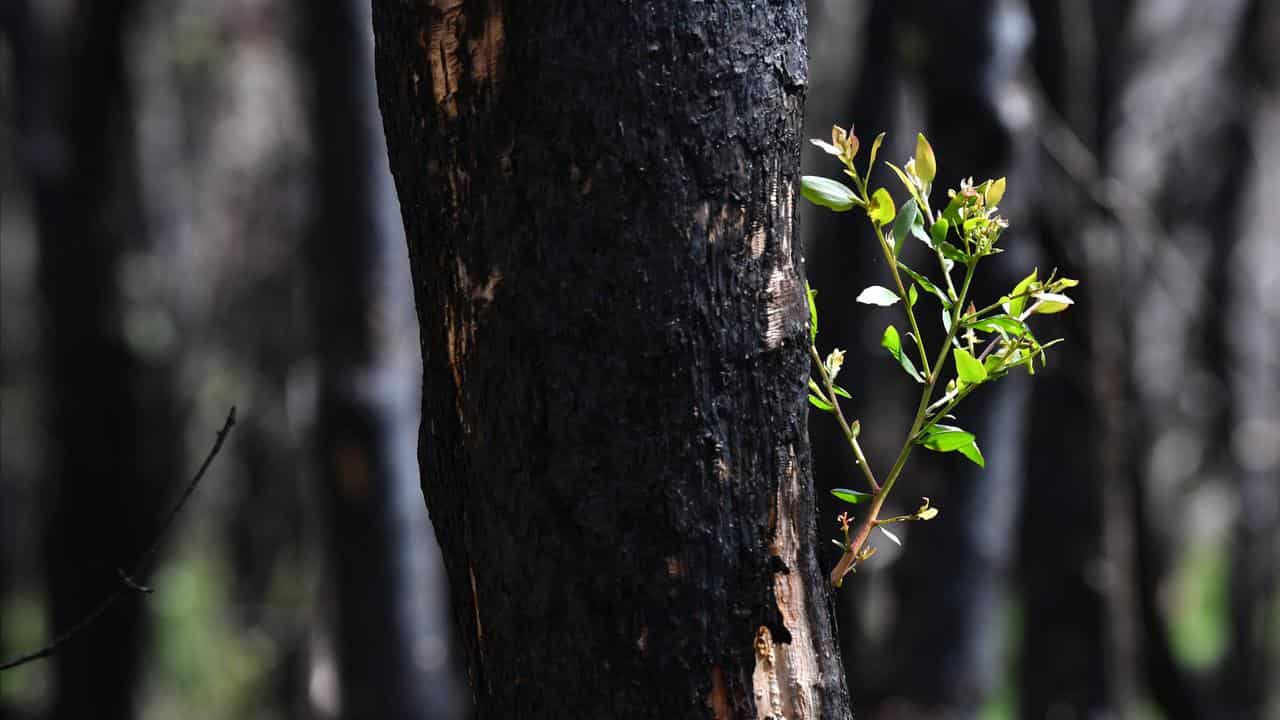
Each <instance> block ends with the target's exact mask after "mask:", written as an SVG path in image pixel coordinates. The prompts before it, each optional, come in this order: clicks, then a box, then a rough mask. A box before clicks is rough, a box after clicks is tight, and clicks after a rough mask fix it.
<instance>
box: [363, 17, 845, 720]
mask: <svg viewBox="0 0 1280 720" xmlns="http://www.w3.org/2000/svg"><path fill="white" fill-rule="evenodd" d="M374 27H375V36H376V39H377V53H376V57H377V70H378V79H379V95H380V99H381V104H382V109H383V119H384V123H385V126H386V131H387V137H388V145H389V147H390V156H391V160H392V162H391V165H392V170H393V174H394V176H395V178H396V182H397V187H398V190H399V193H400V198H401V207H402V211H403V215H404V220H405V225H406V228H407V230H408V233H407V234H408V243H409V251H410V256H411V263H412V270H413V277H414V289H415V293H416V299H417V305H418V313H419V320H420V323H421V327H422V347H423V354H424V361H425V387H424V406H423V416H424V420H423V425H422V437H421V447H420V450H419V453H420V463H421V467H422V472H423V488H424V491H425V493H426V496H427V504H428V507H429V508H430V510H431V513H432V518H433V521H434V524H435V527H436V531H437V536H438V537H439V539H440V541H441V545H442V549H443V551H444V557H445V564H446V567H447V570H448V574H449V578H450V581H451V589H452V598H453V602H454V606H455V609H456V616H457V617H456V619H457V622H458V624H459V626H460V629H461V635H462V644H463V645H464V649H465V654H466V658H467V668H468V672H469V675H470V680H471V683H472V688H473V692H474V695H475V700H476V708H477V712H478V714H479V716H480V717H506V716H509V715H510V714H511V713H513V712H520V713H523V714H524V715H526V716H531V717H655V718H658V717H661V718H670V717H717V718H729V717H755V716H757V713H758V714H759V716H765V715H770V714H772V715H775V716H781V715H783V714H785V716H786V717H788V718H818V717H821V718H847V717H849V712H850V711H849V707H848V697H847V693H846V691H845V688H844V683H843V678H842V674H841V670H840V665H839V659H838V654H837V653H836V651H835V647H834V638H833V635H832V627H831V622H830V616H829V605H828V602H827V594H826V593H827V590H826V587H825V585H824V583H823V579H822V572H821V570H820V569H819V567H818V566H817V563H816V560H815V557H814V551H813V543H814V542H815V536H814V525H813V521H814V518H813V495H812V488H811V483H810V476H809V462H808V447H807V440H806V432H805V409H804V392H805V378H806V373H807V370H808V360H807V359H806V348H805V343H806V342H807V328H806V325H807V322H806V320H807V318H806V313H805V307H804V297H803V286H802V283H801V282H800V278H799V274H798V272H797V266H798V253H797V250H798V248H796V247H795V246H794V245H793V243H792V237H793V215H792V214H793V212H794V202H795V194H794V191H793V183H794V181H795V176H796V171H797V160H798V150H799V143H800V137H799V127H800V112H801V107H802V103H803V92H804V87H805V75H806V67H805V64H806V63H805V50H804V40H803V33H804V15H803V10H802V6H801V4H800V3H799V2H798V1H784V2H775V3H769V4H761V3H720V4H714V5H713V4H704V3H696V2H678V3H667V4H661V5H655V6H644V7H639V6H635V5H632V4H630V3H611V2H606V3H581V2H578V3H575V2H547V3H510V4H503V3H498V2H485V1H484V0H475V1H470V2H468V1H466V0H463V1H462V2H444V1H441V2H435V3H430V4H418V5H413V6H409V5H406V4H403V3H400V2H395V1H393V0H387V1H385V2H375V4H374Z"/></svg>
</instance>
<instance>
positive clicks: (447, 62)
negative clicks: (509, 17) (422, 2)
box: [418, 0, 506, 119]
mask: <svg viewBox="0 0 1280 720" xmlns="http://www.w3.org/2000/svg"><path fill="white" fill-rule="evenodd" d="M431 5H432V9H433V10H434V12H433V13H432V20H431V24H430V26H429V27H428V28H425V29H423V30H420V31H419V33H418V47H419V48H420V49H421V50H422V54H423V58H424V60H425V61H426V65H427V67H428V68H429V69H430V71H431V95H432V99H433V100H435V105H436V107H437V108H438V109H439V111H440V114H441V116H442V117H444V118H446V119H453V118H456V117H457V116H458V88H459V86H460V84H461V80H462V74H463V72H464V66H465V68H466V72H467V74H468V77H469V79H470V80H471V82H473V83H474V84H476V85H477V86H484V85H489V86H493V85H496V84H497V82H498V79H499V78H498V74H499V68H500V67H501V59H502V51H503V48H504V47H505V45H506V30H505V23H504V22H503V18H502V14H501V12H500V11H499V6H498V4H497V3H491V4H490V5H489V7H488V10H489V12H488V14H487V15H485V16H484V17H469V16H468V15H467V14H466V13H465V12H464V11H463V3H462V0H431ZM477 26H478V27H479V32H473V31H472V30H473V29H474V28H476V27H477ZM464 57H465V59H466V62H465V63H464V62H463V58H464Z"/></svg>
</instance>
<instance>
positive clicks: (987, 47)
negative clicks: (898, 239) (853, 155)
mask: <svg viewBox="0 0 1280 720" xmlns="http://www.w3.org/2000/svg"><path fill="white" fill-rule="evenodd" d="M809 7H810V27H809V38H810V86H809V93H808V97H809V99H808V110H807V125H808V128H809V133H808V134H809V135H810V136H813V137H827V136H828V135H829V128H830V125H831V124H832V123H840V124H842V125H846V126H847V125H848V124H849V123H856V125H857V131H858V133H859V135H860V136H861V137H862V138H863V141H864V147H865V146H866V145H867V143H868V141H869V140H870V138H871V137H873V136H874V135H875V133H876V132H878V131H879V130H882V129H883V130H886V131H888V133H889V141H888V144H887V146H886V149H885V150H884V151H883V152H882V157H884V158H886V159H890V160H894V161H898V160H901V159H903V158H905V157H907V156H908V155H909V153H910V151H911V148H912V141H913V138H914V134H915V132H916V131H917V130H923V131H924V132H926V133H927V134H928V135H929V138H930V140H931V141H932V142H933V145H934V148H935V150H936V152H937V155H938V158H939V173H940V174H939V180H938V182H937V183H936V185H937V186H938V187H946V186H954V185H955V184H956V183H958V181H959V180H960V179H961V178H962V177H964V176H968V175H974V176H977V178H978V179H979V180H981V179H982V178H983V177H988V176H1001V175H1007V176H1008V177H1009V188H1010V189H1009V192H1008V194H1007V195H1006V200H1005V206H1006V207H1005V209H1006V211H1007V214H1008V215H1009V216H1010V219H1011V221H1012V223H1013V226H1012V228H1011V230H1010V231H1009V233H1008V234H1007V235H1006V239H1005V240H1004V241H1003V243H1004V246H1005V247H1006V248H1007V249H1008V250H1009V252H1007V253H1006V254H1005V255H1002V256H1000V257H999V258H998V261H997V262H992V263H989V264H988V265H987V266H984V267H986V268H988V270H989V272H990V275H989V277H988V278H987V280H986V281H985V283H984V284H983V285H982V286H981V287H979V288H978V294H979V296H980V297H991V298H994V297H995V296H998V294H999V293H1000V292H1002V291H1003V290H1004V289H1005V288H1007V287H1008V286H1009V285H1011V284H1012V282H1014V281H1016V279H1017V278H1018V276H1019V272H1020V271H1022V272H1025V269H1026V268H1028V267H1030V266H1039V267H1041V268H1042V269H1046V270H1047V269H1049V268H1053V267H1057V268H1060V269H1062V270H1063V271H1065V272H1066V273H1067V274H1068V275H1070V276H1072V277H1078V278H1081V279H1082V280H1083V281H1084V284H1083V285H1082V286H1081V288H1079V292H1077V293H1076V295H1077V297H1078V299H1079V301H1080V302H1079V304H1078V305H1077V307H1076V308H1075V309H1074V310H1073V311H1072V312H1071V313H1068V314H1067V315H1064V316H1059V317H1058V318H1057V319H1055V320H1054V323H1055V330H1056V331H1057V332H1056V333H1055V334H1060V335H1062V336H1063V337H1065V338H1066V339H1067V342H1066V343H1064V344H1063V345H1062V346H1060V347H1058V348H1056V349H1055V351H1054V352H1053V355H1052V357H1051V361H1050V367H1049V368H1048V369H1047V371H1046V372H1044V373H1042V374H1041V375H1038V376H1037V378H1035V380H1034V381H1032V382H1027V381H1026V379H1023V378H1018V379H1014V380H1011V381H1008V382H1006V383H1002V384H1001V386H998V387H997V388H996V389H995V390H994V392H990V393H988V394H987V395H986V397H983V398H981V399H980V400H978V401H975V402H973V403H972V404H970V405H969V406H967V407H965V408H963V413H964V415H965V418H964V419H965V420H966V425H967V426H969V427H971V429H975V430H976V431H977V432H978V433H979V440H980V442H982V443H983V450H984V453H985V454H986V456H987V459H988V462H987V470H985V471H982V472H975V471H974V470H973V469H972V468H970V467H967V466H966V465H965V463H964V462H963V461H962V460H955V459H953V458H950V457H945V458H939V457H923V456H917V457H915V458H913V461H912V466H911V469H910V472H909V474H908V476H907V477H906V478H905V479H904V481H903V484H902V485H900V488H901V490H900V492H899V493H898V498H897V502H900V503H902V505H903V507H904V508H906V509H911V508H913V507H914V505H913V503H914V502H915V501H916V497H915V496H916V495H928V496H930V497H931V498H933V500H934V502H935V504H936V505H938V506H940V507H941V508H942V514H941V516H940V517H939V519H938V520H936V521H934V522H932V523H929V524H927V525H921V526H919V527H915V528H911V532H909V533H908V534H907V536H906V537H905V540H906V552H901V553H898V552H891V550H892V548H891V547H882V548H881V550H882V552H881V553H880V554H879V555H878V556H877V557H876V558H875V560H874V561H872V562H870V563H868V565H867V566H866V568H864V570H863V571H862V572H860V573H859V574H858V576H857V577H856V578H854V579H852V580H851V581H850V582H848V583H846V587H845V590H844V591H842V592H841V593H840V594H839V596H838V598H839V599H838V602H837V613H838V622H839V624H840V630H841V637H842V645H843V648H844V656H845V663H846V667H847V670H848V673H849V683H850V688H851V692H852V695H853V697H854V699H855V705H856V706H857V708H858V713H859V715H860V716H863V717H886V718H888V717H939V716H947V717H952V716H954V717H991V718H995V717H1035V718H1040V717H1051V718H1071V717H1097V716H1103V715H1109V716H1118V717H1169V718H1180V717H1188V718H1190V717H1241V718H1247V717H1258V718H1261V717H1274V716H1276V715H1277V714H1280V694H1278V691H1277V688H1280V666H1278V665H1277V653H1278V652H1280V627H1278V624H1280V588H1278V587H1277V573H1278V572H1280V533H1278V530H1277V528H1278V527H1280V522H1278V520H1280V517H1278V516H1280V485H1278V484H1277V480H1278V479H1280V478H1278V477H1277V475H1278V472H1280V371H1278V369H1277V358H1278V357H1280V303H1278V302H1277V300H1276V297H1277V295H1276V293H1275V292H1274V288H1275V287H1277V285H1278V284H1280V283H1278V281H1280V278H1277V273H1280V243H1278V242H1277V239H1276V234H1275V230H1274V228H1276V227H1277V226H1280V216H1278V215H1277V213H1278V211H1277V207H1280V206H1278V205H1277V203H1276V202H1275V198H1276V197H1280V172H1277V171H1276V170H1275V168H1276V167H1278V166H1280V55H1278V54H1277V53H1276V51H1275V48H1277V47H1280V7H1277V5H1276V4H1275V3H1272V2H1267V1H1266V0H1214V1H1213V2H1199V1H1197V0H1124V1H1123V2H1100V1H1097V0H1094V1H1092V2H1048V1H1043V2H1042V1H1039V0H1026V1H1018V0H1007V1H1002V2H997V1H995V0H978V1H976V2H963V3H961V2H925V1H924V0H912V1H910V2H894V1H890V0H882V1H877V2H849V1H847V0H811V1H810V2H809ZM0 23H2V24H3V27H0V32H2V33H3V34H2V35H0V37H3V44H0V110H2V111H3V114H2V115H0V132H2V136H0V172H2V173H3V174H2V175H0V192H2V193H3V197H2V204H0V648H3V650H4V653H3V654H4V655H5V656H9V655H12V654H14V653H17V652H20V651H23V650H27V649H30V648H32V647H35V646H38V645H40V644H41V643H42V642H43V641H44V640H45V639H46V638H47V637H48V636H49V635H50V633H52V632H54V631H57V630H59V629H61V628H64V627H66V626H68V625H69V624H70V623H72V622H74V621H75V619H77V618H78V617H79V616H80V615H81V614H82V613H83V612H84V611H85V610H86V609H87V608H88V607H90V606H92V605H93V604H94V603H95V602H96V601H97V600H98V599H99V598H100V597H101V596H103V595H105V594H106V593H108V592H110V591H111V590H112V589H113V588H114V587H115V583H117V582H118V581H117V580H116V577H115V568H117V567H122V566H123V567H127V566H130V565H132V563H133V561H134V559H135V558H136V557H137V555H138V554H139V553H140V551H141V550H142V549H143V548H144V547H145V546H146V544H147V543H148V542H149V540H150V537H151V533H152V531H153V529H154V527H155V526H156V524H157V522H158V521H159V517H160V514H161V513H162V512H163V510H164V508H165V507H166V505H167V504H168V503H169V502H171V500H172V499H173V498H174V497H175V496H176V494H177V493H178V492H179V488H180V486H181V483H182V482H183V480H184V479H185V477H187V476H188V475H187V474H188V473H189V472H191V471H192V470H193V469H194V465H195V463H196V462H197V459H198V458H199V457H200V455H201V454H202V453H203V452H204V451H205V450H206V449H207V447H208V444H209V443H210V442H211V441H212V438H213V433H214V431H215V430H216V429H217V427H218V426H219V425H220V423H221V420H222V418H223V416H224V415H225V413H226V410H227V408H228V407H229V406H230V405H232V404H236V405H238V406H239V414H240V418H241V423H240V425H239V426H238V427H237V429H236V431H235V433H234V434H233V436H232V440H231V442H230V445H229V447H228V449H227V450H226V452H225V453H224V454H223V455H222V457H220V458H219V459H218V461H217V463H216V465H215V466H214V469H213V471H212V473H211V475H210V477H209V479H208V480H207V481H206V483H205V485H204V486H202V487H201V489H200V491H199V494H198V495H197V496H196V499H195V500H194V501H193V504H192V506H191V507H190V508H189V509H188V510H187V511H186V513H185V514H184V515H183V516H182V518H181V519H180V522H179V525H178V526H177V527H176V528H175V532H174V533H173V535H172V538H171V539H170V541H169V542H168V544H167V546H166V548H165V551H164V552H163V553H162V555H161V558H160V561H159V563H158V564H157V567H156V569H155V571H154V573H153V574H151V575H150V577H149V578H148V584H150V585H153V586H155V588H156V592H155V593H154V594H153V595H150V596H147V597H145V598H141V597H131V598H130V599H129V601H128V602H125V603H122V604H121V605H120V606H118V607H116V608H114V609H113V610H112V611H111V613H109V614H108V615H107V616H105V617H104V618H103V620H102V621H101V622H100V623H99V624H97V625H95V626H94V628H93V629H92V630H91V631H89V632H87V633H85V635H84V636H83V637H81V638H79V639H78V640H77V642H76V644H75V645H73V646H71V647H69V648H68V649H67V650H66V651H65V652H64V653H61V654H60V655H59V656H58V657H57V658H56V659H55V660H52V661H47V662H44V663H41V664H36V665H31V666H28V667H25V668H22V669H20V670H17V671H13V672H6V673H3V674H0V717H13V718H39V717H66V718H80V717H119V718H124V717H149V718H168V717H184V718H222V717H227V718H231V717H236V718H238V717H245V716H250V717H281V718H283V717H336V716H339V715H343V716H351V717H355V716H364V715H368V714H375V715H378V716H385V717H414V718H427V717H431V718H443V717H458V716H460V715H461V714H462V712H463V706H464V702H463V700H462V698H463V697H464V696H465V695H466V693H465V691H462V690H461V688H462V685H461V681H460V679H459V678H458V677H457V673H456V671H455V670H454V668H455V667H456V662H455V659H454V654H453V653H452V652H451V650H450V644H451V643H450V637H449V633H450V630H449V626H448V623H447V622H446V620H445V617H446V612H445V609H444V608H443V607H442V605H443V600H442V597H443V594H442V592H441V588H440V583H441V582H442V578H441V574H440V571H439V569H438V568H439V559H438V551H437V550H436V548H435V546H434V540H433V537H432V535H431V531H430V528H429V526H428V524H427V517H426V513H425V510H424V506H423V504H422V497H421V493H420V490H419V489H418V473H417V466H416V462H415V459H414V446H415V443H416V440H417V412H418V387H419V382H420V379H419V375H420V366H419V364H418V363H419V360H418V358H417V331H416V328H415V324H414V316H413V308H412V295H411V291H410V289H409V285H408V263H407V262H406V257H405V251H404V244H403V235H402V232H401V230H400V223H399V213H398V207H397V204H396V199H395V196H394V190H393V188H392V186H391V183H390V178H389V176H388V173H387V169H386V160H385V149H384V146H383V144H382V138H381V127H380V125H379V120H378V117H377V114H376V108H375V106H374V100H373V92H374V88H373V75H372V69H371V66H370V62H371V60H370V58H371V40H370V38H369V33H368V29H367V28H368V8H367V7H366V6H364V5H363V4H361V3H359V2H334V3H290V2H287V0H231V1H229V2H223V3H207V2H199V1H197V0H177V1H175V2H168V3H159V2H151V1H149V0H135V1H133V2H130V1H127V0H111V1H105V0H64V1H62V2H43V1H41V0H10V2H8V3H6V4H4V5H3V6H2V7H0ZM804 168H805V172H807V173H829V171H830V170H831V169H832V168H831V166H830V165H829V159H828V158H826V157H825V156H823V155H822V154H821V153H820V152H818V151H817V150H816V148H806V150H805V155H804ZM877 184H883V185H886V186H888V187H889V188H890V189H891V191H892V190H895V183H892V182H891V179H890V178H889V177H878V178H877ZM801 231H802V232H803V233H804V236H805V237H806V242H807V263H806V267H807V272H808V274H809V277H810V279H811V281H812V282H813V284H814V286H815V287H818V288H819V289H820V291H821V295H820V303H821V307H822V313H823V335H824V338H825V340H826V342H828V343H832V342H834V343H836V344H838V345H840V346H847V347H848V348H849V350H850V357H849V360H848V361H847V363H846V369H845V371H844V375H843V377H844V378H846V379H848V380H849V381H850V384H851V387H850V389H851V390H852V391H853V394H854V398H855V399H854V401H853V402H852V403H851V404H850V407H851V408H854V409H855V414H856V415H857V416H858V417H860V418H862V420H863V427H864V433H863V439H864V443H865V446H866V448H867V451H868V453H869V454H870V455H871V459H872V462H873V463H875V464H876V465H877V466H883V465H884V464H885V462H887V460H888V459H889V457H890V456H891V453H893V452H894V451H895V450H896V447H895V444H896V443H898V442H899V441H900V439H901V438H900V434H901V432H902V430H901V429H902V428H905V427H906V425H907V423H908V421H909V418H908V417H906V413H907V412H908V411H909V409H910V406H911V402H910V400H909V399H908V398H907V396H906V393H907V392H909V390H910V388H909V387H908V386H907V384H906V383H904V382H902V381H901V377H900V374H899V371H898V370H896V368H895V367H894V365H893V364H892V363H890V362H886V361H885V359H884V357H883V355H882V353H881V352H880V351H879V350H878V348H877V341H878V338H879V332H880V330H882V328H883V325H884V323H885V322H887V320H886V319H885V318H884V316H883V315H881V314H880V313H882V312H884V311H879V310H876V309H871V308H868V307H866V306H855V304H854V302H853V298H854V297H855V296H856V294H857V292H858V291H859V290H861V288H862V287H864V286H865V285H866V284H868V283H869V282H872V281H873V278H876V279H877V280H876V281H878V277H879V275H880V273H882V272H883V267H882V265H881V264H880V263H879V262H878V261H877V255H876V253H875V252H874V248H873V246H872V245H870V244H869V238H867V237H864V236H863V235H862V229H861V224H860V223H858V222H855V221H854V220H853V219H852V218H851V217H849V216H833V215H830V214H819V213H816V212H806V213H805V214H804V215H803V216H802V218H801ZM922 302H928V301H927V300H925V301H922ZM1053 336H1054V335H1048V337H1053ZM854 378H857V381H856V382H854V380H853V379H854ZM813 420H814V421H813V422H812V423H811V425H812V428H811V434H812V437H813V441H814V450H815V459H816V465H815V468H816V477H817V482H818V484H819V487H820V488H826V487H834V486H839V485H849V484H850V482H849V478H850V477H854V476H855V469H854V468H853V467H852V465H851V464H850V461H849V458H848V457H847V456H846V453H845V452H844V451H843V450H842V449H841V447H840V440H839V437H838V435H837V433H836V432H835V429H834V428H833V427H830V426H829V423H828V422H827V420H826V418H825V417H815V418H814V419H813ZM836 512H838V510H837V508H836V507H835V503H834V502H830V503H827V502H825V501H824V504H823V505H822V507H821V508H820V517H819V528H820V529H821V530H822V531H824V532H826V533H827V534H829V535H830V536H832V537H834V536H835V535H836V525H835V521H834V517H835V514H836ZM817 541H818V542H823V543H825V542H826V541H825V539H823V538H818V539H817ZM828 551H830V552H831V555H830V556H829V557H828V556H824V557H823V561H824V562H825V563H827V564H828V565H829V564H833V563H834V562H835V553H836V551H835V549H834V548H823V549H822V550H821V551H820V552H822V553H826V552H828Z"/></svg>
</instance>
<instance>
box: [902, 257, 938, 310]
mask: <svg viewBox="0 0 1280 720" xmlns="http://www.w3.org/2000/svg"><path fill="white" fill-rule="evenodd" d="M898 269H899V270H901V271H903V272H905V273H906V274H907V275H908V276H910V277H911V279H912V280H914V281H915V283H916V284H917V285H919V286H920V287H922V288H924V290H925V292H929V293H933V296H934V297H936V298H938V302H940V303H942V307H944V308H950V307H951V298H948V297H947V294H946V293H945V292H943V291H942V289H941V288H939V287H938V286H937V285H934V284H933V281H932V280H930V279H929V278H927V277H925V276H923V275H921V274H920V273H918V272H916V271H915V270H912V269H911V268H909V267H907V266H906V265H904V264H902V263H898Z"/></svg>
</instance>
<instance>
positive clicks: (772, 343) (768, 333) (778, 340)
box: [764, 263, 796, 350]
mask: <svg viewBox="0 0 1280 720" xmlns="http://www.w3.org/2000/svg"><path fill="white" fill-rule="evenodd" d="M766 292H767V297H766V299H765V306H764V312H765V330H764V345H765V347H766V348H768V349H770V350H772V349H773V348H776V347H778V345H780V344H782V338H783V337H785V335H786V330H787V322H786V321H787V318H788V317H790V315H791V313H792V312H793V307H792V306H793V305H794V303H795V300H796V275H795V273H794V272H793V271H792V270H791V265H790V264H789V263H788V264H785V265H780V266H778V267H776V268H774V269H773V272H772V273H770V274H769V282H768V285H767V287H766Z"/></svg>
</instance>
